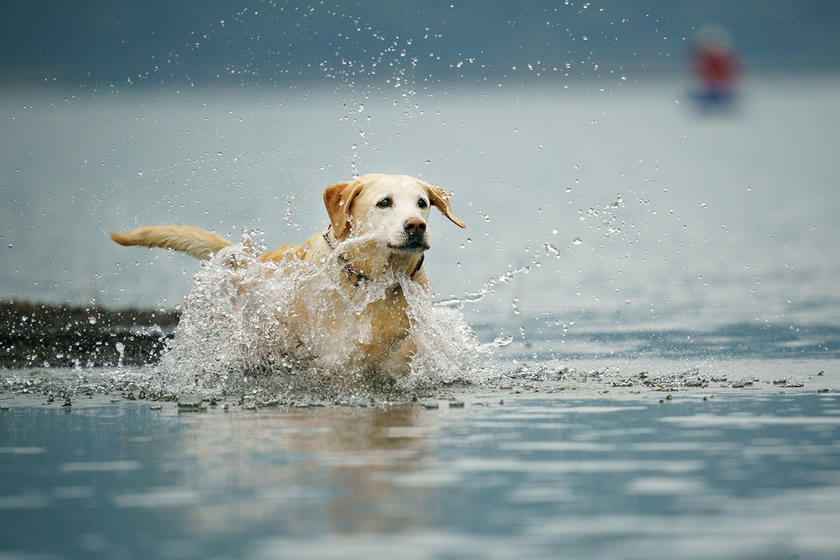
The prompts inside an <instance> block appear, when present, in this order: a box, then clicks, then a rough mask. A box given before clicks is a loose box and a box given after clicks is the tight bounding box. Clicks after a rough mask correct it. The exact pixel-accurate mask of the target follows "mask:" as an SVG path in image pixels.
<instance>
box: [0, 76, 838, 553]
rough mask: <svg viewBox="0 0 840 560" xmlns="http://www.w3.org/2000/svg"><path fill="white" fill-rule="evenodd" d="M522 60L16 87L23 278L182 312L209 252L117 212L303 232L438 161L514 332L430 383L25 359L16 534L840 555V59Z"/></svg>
mask: <svg viewBox="0 0 840 560" xmlns="http://www.w3.org/2000/svg"><path fill="white" fill-rule="evenodd" d="M415 85H416V84H415ZM503 85H504V87H499V85H498V84H489V85H487V86H484V87H456V86H450V87H442V88H439V89H436V90H428V89H424V88H423V87H415V88H406V89H397V88H395V89H394V90H393V91H390V90H389V89H384V88H382V89H375V88H367V87H362V86H353V87H351V86H349V85H347V84H345V85H343V86H342V85H338V86H336V87H334V88H329V89H323V88H318V87H313V88H311V89H309V88H303V87H300V88H290V89H284V88H278V87H274V88H230V89H224V88H195V89H187V90H184V91H175V90H171V91H169V90H144V89H138V90H134V89H132V88H128V87H127V88H122V89H120V88H116V89H115V90H114V91H112V92H104V91H95V92H92V91H83V92H81V91H74V92H65V91H62V92H57V91H55V90H47V89H45V90H42V91H37V92H34V91H28V90H27V91H24V90H18V91H14V90H7V91H3V92H2V94H0V118H2V119H3V121H2V122H3V128H2V133H0V201H2V204H0V240H1V241H2V244H0V297H2V298H4V299H17V300H34V301H46V302H50V303H65V302H66V303H74V304H83V305H85V304H88V303H92V302H95V303H98V304H102V305H105V306H108V307H114V308H118V307H127V306H141V307H155V308H172V307H176V306H180V305H181V303H182V301H183V298H184V296H185V295H186V294H187V293H188V292H189V291H190V289H191V287H192V285H193V274H194V273H195V271H197V270H198V269H199V266H198V265H197V264H196V263H195V261H192V260H190V259H189V258H187V257H184V256H183V255H176V254H171V253H167V252H163V251H160V252H152V251H146V250H136V249H134V250H133V249H129V248H123V247H118V246H116V245H115V244H113V243H112V242H110V240H108V238H107V237H106V236H105V232H106V231H110V230H116V229H124V228H129V227H134V226H138V225H147V224H156V223H172V222H176V223H186V224H190V225H195V226H200V227H205V228H208V229H215V230H216V231H218V232H219V233H221V234H223V235H225V236H227V237H229V238H231V239H232V240H234V241H236V240H238V239H239V238H240V237H241V231H242V230H243V229H252V228H256V229H258V230H260V231H261V232H262V234H263V235H264V238H265V242H266V244H267V245H268V246H276V245H279V244H281V243H284V242H288V241H300V240H302V239H305V238H306V237H308V236H309V235H310V234H311V233H312V232H314V231H316V230H318V229H319V228H321V227H323V225H324V224H325V223H326V216H325V212H324V210H323V208H322V207H321V202H320V196H321V192H322V190H323V188H324V187H325V186H327V185H329V184H332V183H335V182H338V181H342V180H346V179H348V178H350V177H351V176H352V175H353V174H354V173H357V172H358V173H364V172H369V171H383V172H395V173H397V172H398V173H407V174H410V175H415V176H419V177H422V178H424V179H426V180H429V181H431V182H433V183H437V184H441V185H442V186H444V187H445V188H446V189H447V190H450V191H452V192H453V193H454V196H453V200H452V202H453V209H454V211H455V213H456V215H458V216H459V217H460V218H462V219H463V220H464V221H465V222H467V225H468V228H467V229H466V230H463V231H461V230H456V228H454V227H450V225H449V224H448V223H444V222H445V220H442V219H439V217H433V218H432V222H431V223H430V234H431V241H432V249H431V250H430V251H429V252H428V254H427V258H426V264H425V265H424V266H426V267H427V270H428V274H429V276H430V278H431V282H432V288H433V290H434V291H435V299H436V300H437V301H438V302H439V304H440V305H441V306H443V307H451V308H453V309H456V310H458V311H459V312H460V313H463V316H464V318H465V319H466V321H467V323H468V324H469V325H470V326H471V327H472V329H473V330H474V331H475V333H476V336H477V338H478V342H479V343H481V344H485V345H487V348H488V349H489V350H491V352H489V353H488V354H487V355H484V356H483V357H482V361H483V377H481V378H480V380H481V382H479V383H476V384H474V385H472V386H457V387H454V388H453V387H443V388H438V389H432V390H429V391H426V392H425V393H420V394H417V395H416V396H418V401H417V402H410V397H411V396H412V395H410V394H409V395H407V396H405V395H404V396H402V397H400V398H399V399H396V400H397V401H399V402H398V403H397V402H391V401H389V400H388V399H387V398H378V399H374V400H373V402H371V403H368V402H364V403H360V402H359V401H358V400H356V401H353V402H352V403H351V404H352V406H347V405H346V404H344V405H342V404H337V405H336V404H333V403H332V402H329V401H327V402H321V401H319V400H318V399H314V400H307V399H305V398H304V399H302V401H301V402H300V403H298V404H293V403H291V402H289V401H288V400H287V401H284V402H283V403H282V404H283V405H282V406H269V407H260V406H256V407H251V406H243V405H242V404H245V403H246V402H247V401H246V400H245V399H244V398H243V401H242V404H240V402H239V401H238V400H230V401H220V402H219V404H218V405H217V406H215V407H213V406H209V407H208V408H207V410H206V411H205V412H200V413H183V412H182V413H178V408H177V406H176V405H175V404H174V403H171V402H164V403H154V402H152V403H150V402H148V401H137V402H133V401H130V400H126V397H127V396H128V394H129V393H130V392H132V391H133V392H134V394H133V395H132V396H136V395H137V394H138V393H137V387H140V386H141V385H142V383H141V381H142V380H143V379H146V380H148V379H149V378H153V377H154V375H155V373H154V371H153V369H149V368H132V367H119V366H118V365H117V364H114V366H113V367H106V368H85V367H84V366H83V365H81V366H79V367H78V368H75V369H72V370H59V369H56V368H49V367H48V366H44V364H33V367H38V368H39V370H38V371H35V372H33V371H31V368H27V369H24V370H3V371H2V372H0V375H2V380H3V383H4V385H3V386H4V387H6V388H12V389H13V390H12V389H9V390H8V391H7V392H4V393H2V394H0V407H2V410H0V475H2V476H0V527H2V528H3V530H2V531H1V532H0V557H3V558H6V557H9V558H36V557H37V558H41V557H55V558H89V557H101V558H121V557H122V558H135V557H143V558H146V557H158V558H277V557H296V558H298V557H304V558H306V557H309V558H330V557H345V558H357V557H360V556H362V555H367V556H370V557H406V558H413V557H416V558H462V557H463V558H465V557H490V558H494V557H498V558H511V557H528V558H541V557H544V558H549V557H550V558H558V557H559V558H563V557H568V558H580V557H586V558H721V559H730V558H756V559H758V558H836V557H837V556H838V555H840V539H838V537H837V535H836V531H835V530H834V527H835V526H836V525H837V524H838V522H840V505H838V504H840V492H839V491H838V490H839V489H840V431H839V430H838V424H840V406H838V400H837V395H838V392H839V391H840V367H838V366H839V365H840V356H838V353H840V291H838V289H837V278H838V277H840V258H838V257H840V254H838V244H837V239H838V238H840V226H838V222H837V209H838V208H840V191H838V189H837V180H836V178H837V177H838V176H840V160H838V159H837V157H836V154H835V151H836V139H835V136H836V130H837V129H838V126H840V104H838V102H837V99H838V97H837V91H838V88H840V80H838V78H837V77H836V76H812V77H808V79H807V80H803V79H801V77H800V79H798V80H795V79H793V78H792V77H784V76H776V77H764V78H754V79H752V80H751V81H749V82H748V83H746V84H745V86H744V89H743V96H742V98H741V100H740V103H739V106H738V107H737V108H736V109H735V110H733V111H731V112H726V113H722V114H711V115H710V114H703V113H700V112H698V111H696V110H695V108H694V107H692V106H691V99H690V97H689V96H688V95H687V92H688V87H687V84H685V83H681V82H679V81H675V80H661V81H656V82H648V83H638V82H637V81H636V80H634V79H632V76H631V79H630V80H626V81H625V80H621V79H620V78H618V77H616V79H615V80H612V81H609V82H604V83H597V82H577V83H571V84H563V83H557V84H555V85H556V87H551V86H550V85H548V84H547V83H545V82H544V83H543V84H542V85H541V86H533V87H527V88H525V87H516V86H511V85H510V84H503ZM566 85H568V87H564V86H566ZM4 350H5V349H3V348H0V351H4ZM45 380H46V381H45ZM45 387H46V389H44V388H45ZM30 389H31V390H30ZM109 389H110V390H109ZM74 391H76V393H74V394H73V397H72V406H70V407H65V406H62V405H63V402H64V393H66V392H74ZM86 392H92V393H94V395H93V397H92V398H90V399H88V397H87V396H86ZM45 393H46V394H45ZM51 397H52V398H51ZM669 397H670V398H669ZM295 398H298V399H300V397H299V396H297V397H295ZM111 400H114V401H118V402H111ZM315 401H317V403H316V404H326V405H327V406H317V407H311V408H298V406H304V405H306V406H308V405H310V404H312V402H315ZM405 401H409V402H405ZM660 401H662V402H661V403H660ZM461 402H463V403H464V406H463V408H460V407H459V406H458V405H459V404H460V403H461ZM453 403H455V405H456V406H454V407H453V406H451V405H452V404H453ZM225 404H227V405H228V409H227V411H225V410H224V405H225ZM360 404H366V405H367V406H364V407H362V406H359V405H360ZM153 407H154V408H155V410H153V409H152V408H153ZM158 407H160V409H159V410H157V408H158ZM435 407H436V408H435ZM251 408H254V409H253V410H252V409H251Z"/></svg>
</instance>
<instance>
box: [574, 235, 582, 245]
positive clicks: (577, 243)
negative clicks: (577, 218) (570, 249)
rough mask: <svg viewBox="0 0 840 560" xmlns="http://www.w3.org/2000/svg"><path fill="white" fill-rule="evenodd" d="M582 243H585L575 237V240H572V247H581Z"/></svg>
mask: <svg viewBox="0 0 840 560" xmlns="http://www.w3.org/2000/svg"><path fill="white" fill-rule="evenodd" d="M582 243H583V241H582V240H581V238H580V237H575V238H574V239H572V245H580V244H582Z"/></svg>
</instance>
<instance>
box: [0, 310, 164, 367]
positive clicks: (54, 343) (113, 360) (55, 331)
mask: <svg viewBox="0 0 840 560" xmlns="http://www.w3.org/2000/svg"><path fill="white" fill-rule="evenodd" d="M178 317H179V313H178V312H177V311H150V310H140V309H124V310H118V311H115V310H108V309H104V308H102V307H98V306H87V307H79V306H65V305H46V304H37V303H27V302H15V301H0V367H6V368H25V367H45V366H52V367H73V366H77V365H78V366H84V367H96V366H110V365H117V364H119V363H122V364H125V365H141V364H148V363H151V362H154V361H156V360H157V359H158V358H159V357H160V354H161V352H162V350H163V349H164V345H165V342H166V339H168V338H171V337H172V332H173V331H174V329H175V326H176V325H177V324H178Z"/></svg>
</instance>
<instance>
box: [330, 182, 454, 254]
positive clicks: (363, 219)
mask: <svg viewBox="0 0 840 560" xmlns="http://www.w3.org/2000/svg"><path fill="white" fill-rule="evenodd" d="M324 204H325V205H326V207H327V213H328V214H329V216H330V223H331V224H332V228H333V234H334V235H335V238H336V239H337V240H339V241H342V240H344V239H346V238H347V237H349V236H350V235H351V234H352V235H363V234H367V233H373V234H374V236H375V237H376V238H377V239H381V241H382V242H383V243H384V244H385V245H386V246H387V248H388V249H390V250H392V251H395V252H400V253H422V252H423V251H425V250H426V249H428V248H429V239H428V232H427V228H426V224H427V222H428V218H429V211H430V208H431V207H432V206H435V207H436V208H438V209H439V210H440V211H441V212H442V213H443V215H444V216H446V217H447V218H449V219H450V220H451V221H452V222H453V223H454V224H456V225H458V226H459V227H466V226H465V225H464V223H463V222H462V221H461V220H459V219H458V218H456V217H455V216H454V215H453V214H452V208H451V207H450V206H449V198H448V197H447V195H446V193H445V192H444V191H443V189H441V188H440V187H435V186H432V185H430V184H428V183H425V182H423V181H420V180H419V179H415V178H414V177H408V176H407V175H380V174H369V175H362V176H361V177H359V178H358V179H356V180H355V181H352V182H349V183H339V184H337V185H332V186H330V187H327V189H326V190H325V191H324Z"/></svg>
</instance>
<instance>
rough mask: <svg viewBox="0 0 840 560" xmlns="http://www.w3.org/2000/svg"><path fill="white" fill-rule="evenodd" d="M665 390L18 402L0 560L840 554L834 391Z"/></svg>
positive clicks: (0, 484) (8, 419) (6, 449)
mask: <svg viewBox="0 0 840 560" xmlns="http://www.w3.org/2000/svg"><path fill="white" fill-rule="evenodd" d="M659 396H660V395H649V396H639V397H635V398H633V399H628V398H627V397H624V398H621V399H614V400H602V399H595V398H591V397H590V398H584V399H581V398H557V397H554V396H544V397H540V398H531V399H525V398H516V399H511V397H510V396H507V397H505V402H504V404H501V403H499V398H498V396H495V397H490V396H487V397H481V396H472V397H470V398H469V399H467V400H468V403H467V406H466V407H465V408H454V407H453V408H450V407H447V406H446V405H445V403H442V405H443V406H441V407H440V408H438V409H432V410H428V409H425V408H424V407H422V406H419V405H416V406H411V405H400V406H380V407H372V408H331V407H314V408H305V409H263V410H260V411H247V410H242V409H240V408H238V407H231V408H230V410H229V411H224V410H223V409H222V407H221V406H219V407H215V408H213V407H211V408H210V410H209V411H208V412H207V413H203V414H199V413H190V414H183V413H182V414H178V413H177V412H176V409H175V407H174V406H166V407H164V408H163V410H161V411H152V410H150V407H149V405H148V404H143V403H122V404H106V403H99V404H95V403H94V404H90V405H88V406H74V407H73V409H72V411H71V412H70V413H67V412H64V411H62V410H59V409H58V408H56V407H41V406H33V405H32V404H26V403H25V402H22V401H18V402H15V403H12V405H11V406H10V407H9V410H7V411H4V412H2V413H0V433H2V435H3V440H2V446H0V470H1V471H2V473H3V476H2V477H0V523H2V525H3V527H4V528H5V530H4V536H3V538H2V541H0V553H13V554H15V553H21V554H24V553H25V554H42V553H46V554H54V555H56V556H57V557H86V556H90V555H102V556H104V557H118V556H121V557H128V558H131V557H140V556H144V557H146V556H149V555H151V556H153V557H172V558H206V557H236V558H277V557H284V556H288V555H292V556H294V557H304V558H333V557H334V558H358V557H361V556H363V555H368V556H374V557H408V558H415V557H416V558H440V557H446V558H462V557H463V558H467V557H488V558H494V557H528V558H539V557H544V558H549V557H550V558H555V557H558V555H560V556H569V557H587V558H677V557H678V558H727V559H728V558H789V557H793V556H797V555H798V556H801V557H808V558H834V557H836V555H837V554H838V553H840V538H838V537H837V536H836V531H834V529H833V527H836V526H837V523H838V522H840V510H838V509H837V507H836V504H837V503H838V499H840V398H838V396H837V395H836V394H833V393H830V394H813V393H809V394H798V395H778V394H769V393H760V394H752V395H738V396H736V395H729V396H726V395H721V394H718V395H717V398H714V397H711V396H709V397H711V398H709V397H707V398H706V399H703V398H702V396H705V395H700V394H684V395H677V396H676V398H674V399H673V400H670V401H666V402H665V403H664V404H659V403H658V400H657V398H658V397H659ZM46 522H49V526H50V531H51V538H49V539H44V538H43V531H44V526H45V523H46Z"/></svg>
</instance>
